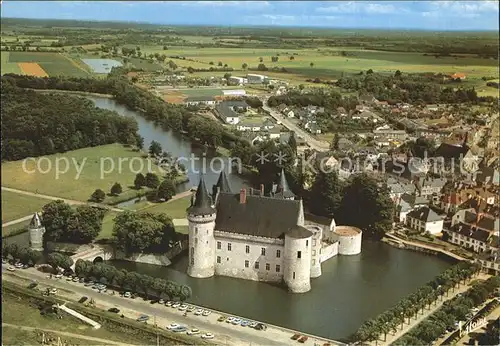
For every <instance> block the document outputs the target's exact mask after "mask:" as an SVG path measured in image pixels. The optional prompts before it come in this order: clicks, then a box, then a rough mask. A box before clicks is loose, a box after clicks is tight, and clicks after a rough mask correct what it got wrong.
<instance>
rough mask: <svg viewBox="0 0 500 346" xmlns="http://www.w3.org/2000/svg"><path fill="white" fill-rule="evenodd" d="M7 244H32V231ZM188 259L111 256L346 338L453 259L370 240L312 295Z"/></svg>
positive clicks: (217, 301)
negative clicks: (208, 269)
mask: <svg viewBox="0 0 500 346" xmlns="http://www.w3.org/2000/svg"><path fill="white" fill-rule="evenodd" d="M88 98H90V99H92V100H93V101H94V102H96V105H97V106H99V107H102V108H107V109H111V110H115V111H117V112H118V113H120V114H122V115H128V116H133V117H134V118H135V119H136V120H137V122H138V124H139V133H140V134H141V136H143V137H144V147H145V148H147V147H148V146H149V144H150V143H151V141H152V140H156V141H158V142H160V143H161V145H162V146H163V149H164V150H167V151H169V152H171V153H172V155H174V156H185V157H187V156H189V155H191V152H193V151H195V152H196V148H193V146H192V145H191V143H190V142H189V141H188V140H186V139H184V138H182V137H180V136H177V135H175V134H173V133H171V132H166V131H163V130H162V129H159V128H156V127H155V126H154V125H153V124H151V123H149V122H147V121H146V120H144V119H143V118H142V117H140V116H139V115H138V114H136V113H135V112H133V111H130V110H127V109H126V108H125V107H122V106H120V105H118V104H116V103H115V102H114V101H113V100H110V99H105V98H99V97H88ZM188 177H189V179H190V182H189V183H186V185H185V186H183V187H182V186H181V187H180V188H181V189H188V188H190V187H191V186H193V185H195V184H196V183H197V182H198V177H197V174H196V173H193V172H190V173H189V174H188ZM205 177H206V178H205V179H206V182H207V185H208V186H211V184H214V183H215V181H216V179H217V177H218V173H210V172H207V174H206V175H205ZM229 177H230V179H231V184H232V185H233V189H239V188H240V187H241V186H242V185H243V184H245V181H244V179H242V178H241V177H240V176H238V175H236V174H231V175H230V176H229ZM6 241H7V242H15V243H18V244H22V245H23V246H27V245H28V234H27V233H23V234H20V235H17V236H14V237H11V238H8V239H7V240H6ZM187 262H188V260H187V256H184V257H181V258H179V259H178V261H176V262H175V263H174V264H173V265H172V266H170V267H160V266H155V265H149V264H139V263H132V262H126V261H110V263H111V264H113V265H115V266H116V267H118V268H124V269H127V270H134V271H137V272H140V273H143V274H148V275H151V276H154V277H161V278H166V279H169V280H173V281H176V282H179V283H185V284H188V285H189V286H191V288H192V290H193V297H192V298H191V299H190V302H192V303H194V304H199V305H203V306H206V307H210V308H213V309H215V310H220V311H224V312H227V313H232V314H235V315H240V316H244V317H246V318H249V319H256V320H260V321H263V322H267V323H271V324H275V325H280V326H283V327H287V328H291V329H296V330H300V331H303V332H306V333H311V334H315V335H319V336H323V337H327V338H332V339H335V340H342V339H345V338H347V337H348V336H349V335H350V334H352V333H353V332H355V331H356V329H357V328H358V327H359V325H360V324H361V323H363V321H365V320H366V319H368V318H371V317H374V316H375V315H377V314H378V313H381V312H383V311H385V310H387V309H388V308H390V307H391V306H393V305H394V304H396V303H397V302H398V301H399V300H400V299H401V298H403V297H405V296H407V295H409V294H411V293H412V292H414V291H415V290H416V289H417V288H418V287H419V286H421V285H423V284H424V283H426V282H427V281H430V280H431V279H432V278H434V277H435V276H437V275H438V274H440V273H441V272H443V271H444V270H445V269H446V268H448V267H449V266H450V265H451V264H452V262H450V261H445V260H443V259H441V258H440V257H438V256H432V255H426V254H423V253H419V252H413V251H408V250H402V249H398V248H395V247H392V246H390V245H387V244H385V243H382V242H374V241H369V240H366V239H365V240H364V241H363V248H362V252H361V254H360V255H356V256H337V257H335V258H333V259H331V260H329V261H327V262H325V263H323V265H322V272H323V274H322V276H321V277H319V278H317V279H313V280H312V281H311V286H312V289H311V291H310V292H308V293H305V294H291V293H289V292H288V291H287V290H286V288H284V287H280V286H274V285H271V284H266V283H261V282H255V281H247V280H239V279H232V278H227V277H212V278H209V279H193V278H191V277H189V276H187V274H186V268H187ZM176 322H180V321H176Z"/></svg>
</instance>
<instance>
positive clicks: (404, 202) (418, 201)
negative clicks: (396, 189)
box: [395, 193, 429, 223]
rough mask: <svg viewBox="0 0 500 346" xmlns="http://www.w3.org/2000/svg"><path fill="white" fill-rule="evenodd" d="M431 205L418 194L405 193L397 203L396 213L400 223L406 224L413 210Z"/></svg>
mask: <svg viewBox="0 0 500 346" xmlns="http://www.w3.org/2000/svg"><path fill="white" fill-rule="evenodd" d="M427 205H429V200H428V199H427V198H425V197H421V196H418V195H416V194H409V193H404V194H403V195H401V198H399V200H398V201H397V203H396V208H395V213H396V218H397V219H398V220H399V222H402V223H406V215H408V213H409V212H411V211H412V210H415V209H418V208H420V207H425V206H427Z"/></svg>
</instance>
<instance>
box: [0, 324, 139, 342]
mask: <svg viewBox="0 0 500 346" xmlns="http://www.w3.org/2000/svg"><path fill="white" fill-rule="evenodd" d="M6 327H8V328H16V329H21V330H28V331H34V332H46V333H53V334H58V335H61V336H67V337H69V338H75V339H80V340H88V341H93V342H98V343H99V345H117V346H132V345H130V344H124V343H123V342H117V341H111V340H107V339H101V338H95V337H93V336H86V335H82V334H75V333H68V332H63V331H60V330H53V329H42V328H38V327H37V328H34V327H27V326H18V325H17V324H10V323H2V328H6Z"/></svg>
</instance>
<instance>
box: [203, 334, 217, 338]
mask: <svg viewBox="0 0 500 346" xmlns="http://www.w3.org/2000/svg"><path fill="white" fill-rule="evenodd" d="M201 338H202V339H213V338H215V335H213V334H212V333H205V334H203V335H202V336H201Z"/></svg>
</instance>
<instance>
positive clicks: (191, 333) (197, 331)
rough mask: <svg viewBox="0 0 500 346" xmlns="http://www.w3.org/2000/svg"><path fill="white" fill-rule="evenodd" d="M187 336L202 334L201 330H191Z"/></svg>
mask: <svg viewBox="0 0 500 346" xmlns="http://www.w3.org/2000/svg"><path fill="white" fill-rule="evenodd" d="M186 334H187V335H196V334H200V330H199V329H196V328H193V329H191V330H188V331H187V332H186Z"/></svg>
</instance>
